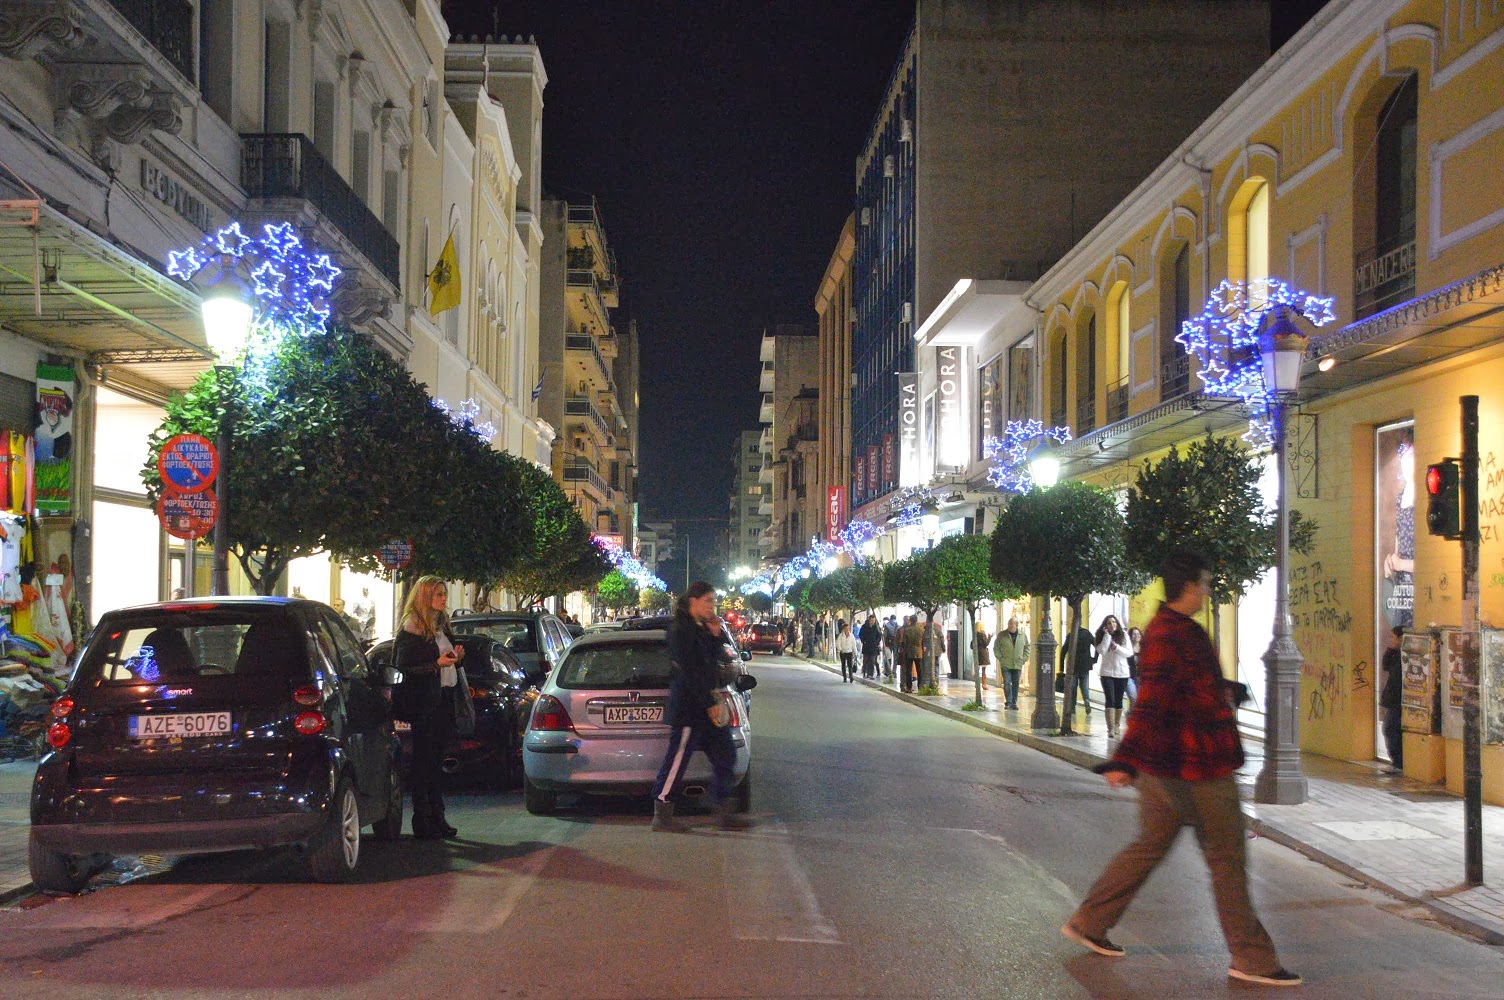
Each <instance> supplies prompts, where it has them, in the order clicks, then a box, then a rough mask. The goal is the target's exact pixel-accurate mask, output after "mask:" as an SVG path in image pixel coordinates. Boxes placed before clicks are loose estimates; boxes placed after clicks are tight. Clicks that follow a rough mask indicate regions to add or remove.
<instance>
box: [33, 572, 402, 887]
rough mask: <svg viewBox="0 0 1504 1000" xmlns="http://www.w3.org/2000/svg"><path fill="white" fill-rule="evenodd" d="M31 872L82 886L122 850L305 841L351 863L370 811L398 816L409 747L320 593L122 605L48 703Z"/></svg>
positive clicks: (50, 883) (322, 872)
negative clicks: (310, 597) (313, 597)
mask: <svg viewBox="0 0 1504 1000" xmlns="http://www.w3.org/2000/svg"><path fill="white" fill-rule="evenodd" d="M51 718H52V725H51V727H50V728H49V729H48V731H47V742H48V743H49V744H50V745H51V747H52V750H51V752H50V753H48V754H47V755H46V756H45V757H43V758H42V761H41V763H40V764H39V765H38V766H37V773H36V779H35V782H34V783H33V785H32V793H31V844H30V866H31V879H32V882H33V884H34V885H36V887H37V888H39V889H43V890H51V891H59V892H76V891H77V890H78V889H80V888H82V886H83V884H84V883H85V882H86V881H87V879H88V877H89V875H90V873H91V871H92V870H93V869H94V868H97V867H98V866H99V864H100V863H102V861H103V860H104V859H106V858H108V856H109V855H112V854H126V855H136V854H192V853H199V852H210V851H230V850H240V849H245V848H266V847H279V846H297V847H298V848H299V849H300V850H301V851H302V853H303V855H304V856H305V858H306V860H307V864H308V870H309V874H310V875H311V876H312V877H313V878H314V879H315V880H317V881H320V882H333V881H339V880H343V879H345V878H348V877H349V876H350V875H351V874H352V873H353V872H354V871H355V868H356V865H357V864H358V863H359V861H360V842H361V828H362V827H364V826H371V827H372V828H373V830H374V832H375V835H376V837H377V839H381V840H394V839H396V838H397V836H398V835H399V833H400V832H401V829H402V783H401V773H402V772H401V767H400V759H399V755H400V749H399V746H398V741H397V738H396V736H395V735H394V734H393V730H392V720H391V716H390V714H389V713H388V710H387V704H386V701H385V699H383V698H382V696H381V694H380V692H379V691H378V689H377V687H376V685H375V683H373V680H372V678H371V676H370V673H369V669H368V664H367V661H366V658H365V656H364V655H363V654H362V652H361V650H360V646H359V644H358V643H357V642H356V639H355V637H354V635H353V634H352V633H351V632H350V630H349V628H348V627H347V626H346V625H345V623H344V622H343V621H342V620H341V619H340V617H339V616H338V615H337V614H335V612H334V611H333V610H332V609H330V608H328V607H325V606H324V605H322V604H319V603H316V602H314V601H304V600H293V599H288V598H277V597H260V598H208V599H199V600H191V601H177V602H171V603H166V604H153V605H146V606H143V607H136V608H127V609H124V610H121V611H112V612H110V613H108V614H106V615H105V616H104V617H103V618H101V619H100V621H99V624H98V626H96V627H95V629H94V631H93V632H92V633H91V634H90V636H89V639H88V640H87V642H86V643H85V645H84V647H83V648H82V650H81V651H80V653H79V657H78V660H77V665H76V666H75V667H74V671H73V676H72V678H71V679H70V680H69V682H68V687H67V689H66V690H65V691H64V692H63V694H62V696H61V697H59V698H58V699H57V700H56V701H54V702H53V704H52V711H51Z"/></svg>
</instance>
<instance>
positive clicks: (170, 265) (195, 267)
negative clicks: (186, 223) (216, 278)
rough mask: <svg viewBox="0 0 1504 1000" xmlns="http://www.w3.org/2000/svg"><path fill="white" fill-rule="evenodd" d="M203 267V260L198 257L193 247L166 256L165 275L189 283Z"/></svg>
mask: <svg viewBox="0 0 1504 1000" xmlns="http://www.w3.org/2000/svg"><path fill="white" fill-rule="evenodd" d="M203 267H204V258H202V257H200V256H199V253H198V250H197V249H196V248H194V247H189V248H188V249H186V250H174V251H172V252H171V253H169V254H168V255H167V273H168V274H170V275H172V276H173V277H174V278H179V279H181V280H183V281H190V280H192V278H193V276H194V275H195V274H197V273H198V272H199V271H201V270H203Z"/></svg>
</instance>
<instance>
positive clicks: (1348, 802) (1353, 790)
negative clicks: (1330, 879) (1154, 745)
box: [812, 659, 1504, 944]
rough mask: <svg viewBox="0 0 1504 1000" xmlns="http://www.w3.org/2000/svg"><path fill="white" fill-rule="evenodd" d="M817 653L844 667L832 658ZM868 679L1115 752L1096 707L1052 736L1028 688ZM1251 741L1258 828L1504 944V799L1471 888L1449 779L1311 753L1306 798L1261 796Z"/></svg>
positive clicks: (977, 719)
mask: <svg viewBox="0 0 1504 1000" xmlns="http://www.w3.org/2000/svg"><path fill="white" fill-rule="evenodd" d="M812 662H814V663H816V664H817V665H818V666H821V667H824V668H825V669H827V670H829V671H831V672H832V673H835V674H836V675H837V676H839V674H840V670H839V668H838V667H837V666H836V665H835V664H833V663H830V662H827V661H823V660H819V659H816V660H813V661H812ZM861 683H863V684H866V685H868V686H869V687H875V688H879V689H881V690H883V691H886V692H887V693H888V694H890V695H892V696H893V697H896V698H901V699H903V700H905V701H908V702H911V703H912V704H915V705H917V706H919V707H921V708H925V709H928V710H930V711H932V712H937V713H939V714H942V715H947V716H950V717H952V718H954V719H956V720H958V721H961V722H965V723H967V724H968V725H972V726H976V727H978V728H980V729H985V730H988V731H989V732H993V733H995V734H997V735H999V736H1002V737H1005V738H1007V739H1011V740H1015V741H1017V742H1020V743H1023V744H1025V745H1028V746H1031V747H1033V748H1035V749H1037V750H1040V751H1042V752H1044V753H1048V754H1051V755H1052V756H1055V757H1059V758H1062V759H1064V760H1069V761H1071V762H1073V763H1076V764H1079V765H1081V766H1082V767H1093V766H1095V765H1096V764H1099V763H1101V762H1102V761H1104V760H1106V759H1107V756H1108V754H1109V753H1111V748H1110V745H1109V742H1108V739H1107V732H1106V726H1105V724H1104V723H1103V722H1102V713H1101V711H1100V710H1098V711H1095V712H1093V713H1092V714H1090V715H1088V714H1086V713H1085V712H1083V711H1082V710H1081V709H1080V707H1079V706H1078V707H1077V711H1076V717H1075V721H1074V722H1073V723H1072V728H1073V729H1076V730H1077V731H1078V733H1079V734H1080V735H1076V736H1065V737H1061V736H1052V735H1047V734H1046V733H1045V732H1044V731H1035V730H1032V729H1030V728H1029V717H1030V713H1032V712H1033V710H1034V699H1033V697H1032V696H1031V695H1029V694H1020V695H1019V706H1020V707H1019V709H1018V710H1017V711H1002V710H1001V708H1000V706H1001V704H1002V701H1001V698H1000V697H999V696H998V692H997V689H996V688H995V687H994V688H993V689H992V690H990V691H988V692H986V693H985V694H984V696H983V699H982V702H983V704H984V705H985V706H986V707H985V708H984V709H983V710H981V711H970V712H968V711H963V710H962V706H963V705H966V704H968V703H970V702H971V701H972V698H973V696H974V694H975V688H974V687H973V685H972V682H971V681H958V680H950V681H948V683H946V684H944V685H942V688H941V691H942V693H941V694H940V695H939V696H927V697H920V696H917V695H909V694H903V693H901V692H899V691H898V690H897V685H896V683H894V682H892V681H882V680H877V681H872V680H861ZM1058 706H1059V699H1058V698H1057V708H1058ZM1244 749H1245V750H1246V752H1247V756H1248V762H1247V764H1245V765H1244V767H1243V769H1242V770H1241V771H1240V772H1239V774H1238V781H1239V784H1240V785H1241V786H1242V787H1243V790H1244V799H1245V804H1244V811H1245V812H1246V813H1247V814H1248V816H1249V818H1250V825H1251V827H1252V829H1253V830H1254V831H1255V832H1256V833H1257V834H1259V835H1261V836H1264V837H1267V838H1269V839H1270V840H1274V841H1276V842H1278V843H1281V844H1284V845H1286V846H1288V847H1290V848H1293V849H1294V850H1297V851H1299V852H1300V853H1302V854H1305V855H1306V856H1308V857H1310V858H1313V859H1315V860H1317V861H1320V862H1322V863H1323V864H1326V865H1328V866H1329V867H1331V868H1334V869H1336V870H1338V871H1341V872H1343V873H1345V874H1347V875H1350V876H1352V877H1353V878H1356V879H1359V880H1361V881H1363V882H1366V883H1367V884H1369V885H1372V886H1374V887H1376V888H1379V889H1382V890H1384V891H1385V892H1388V893H1390V894H1391V895H1394V896H1397V897H1399V898H1401V899H1404V900H1407V901H1409V902H1412V903H1416V904H1419V905H1422V906H1425V907H1426V908H1427V909H1429V910H1430V911H1431V912H1432V913H1433V914H1434V915H1435V916H1436V917H1437V918H1438V919H1439V920H1441V921H1443V922H1445V923H1447V924H1449V925H1450V926H1452V927H1454V928H1456V929H1458V930H1462V931H1465V932H1467V933H1469V934H1474V935H1477V936H1478V937H1481V938H1483V939H1484V940H1486V941H1489V942H1490V943H1493V944H1504V875H1501V874H1500V872H1501V867H1500V866H1504V807H1500V806H1490V805H1485V806H1484V807H1483V831H1484V843H1483V860H1484V884H1483V885H1481V886H1474V887H1472V888H1465V887H1463V886H1462V881H1463V828H1462V800H1461V799H1460V798H1458V797H1457V796H1455V795H1452V794H1451V793H1449V792H1448V791H1447V790H1446V789H1445V787H1444V786H1441V785H1426V784H1422V783H1421V782H1418V781H1413V780H1410V779H1408V778H1405V777H1402V776H1390V775H1386V774H1384V773H1383V771H1382V765H1380V764H1379V763H1378V762H1374V763H1373V764H1371V765H1369V764H1355V763H1350V762H1347V761H1339V760H1334V759H1332V758H1330V757H1322V756H1320V755H1317V754H1310V753H1307V754H1303V755H1302V757H1301V760H1302V764H1303V769H1304V771H1305V774H1306V780H1307V783H1308V785H1309V791H1308V795H1307V799H1306V801H1305V802H1304V803H1302V804H1301V805H1298V806H1271V805H1260V804H1257V803H1255V802H1253V801H1252V795H1253V782H1254V779H1255V777H1257V775H1258V772H1259V769H1260V767H1261V766H1262V765H1263V744H1262V743H1260V742H1259V741H1257V740H1254V739H1245V740H1244Z"/></svg>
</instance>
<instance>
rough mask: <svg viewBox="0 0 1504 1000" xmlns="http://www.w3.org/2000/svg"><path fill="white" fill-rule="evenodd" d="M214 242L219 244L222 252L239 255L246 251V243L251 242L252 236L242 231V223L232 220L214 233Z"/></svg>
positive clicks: (232, 255) (233, 255)
mask: <svg viewBox="0 0 1504 1000" xmlns="http://www.w3.org/2000/svg"><path fill="white" fill-rule="evenodd" d="M214 242H215V243H216V244H217V245H218V246H219V252H220V253H222V254H229V255H230V256H231V257H239V256H240V255H241V254H243V253H245V248H246V244H248V243H250V242H251V238H250V237H249V236H247V235H246V234H245V233H244V232H242V231H241V229H240V223H238V222H232V223H230V224H229V225H228V226H226V227H225V228H223V229H221V230H220V231H219V232H218V233H215V234H214Z"/></svg>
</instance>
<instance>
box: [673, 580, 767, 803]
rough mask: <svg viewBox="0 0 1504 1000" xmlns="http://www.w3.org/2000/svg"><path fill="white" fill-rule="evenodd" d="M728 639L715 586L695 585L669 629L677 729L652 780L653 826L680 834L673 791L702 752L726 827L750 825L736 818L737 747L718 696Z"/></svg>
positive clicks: (714, 799) (682, 599) (681, 601)
mask: <svg viewBox="0 0 1504 1000" xmlns="http://www.w3.org/2000/svg"><path fill="white" fill-rule="evenodd" d="M724 642H725V637H724V636H723V635H722V633H721V628H720V626H719V625H718V624H717V619H716V615H715V588H714V587H712V586H711V585H710V584H708V583H706V582H705V581H703V580H701V581H698V582H696V583H692V584H690V586H689V589H688V590H686V591H685V592H684V595H683V596H682V597H680V598H679V601H678V603H677V604H676V605H675V607H674V621H673V624H671V625H670V626H669V630H668V650H669V658H670V659H671V660H672V662H673V668H672V673H671V674H670V675H669V682H668V708H667V709H666V710H665V711H664V721H666V722H667V723H668V724H669V725H670V726H672V727H673V730H672V732H670V733H669V738H668V751H667V752H666V753H665V754H664V755H663V765H662V766H661V767H660V768H659V769H658V780H657V781H655V782H654V783H653V829H654V830H655V831H660V832H663V831H668V832H677V831H680V830H683V829H684V825H683V823H682V822H681V821H680V820H678V819H675V818H674V801H673V796H674V791H675V790H676V789H677V787H678V785H679V782H680V781H681V780H682V779H683V778H684V771H685V769H686V768H687V767H688V766H689V758H690V756H691V755H692V754H693V753H694V752H695V751H696V750H700V751H703V752H704V754H705V756H706V757H707V758H708V759H709V760H710V768H711V778H710V794H711V800H712V803H713V805H712V809H713V811H714V813H715V817H716V820H717V822H719V823H720V826H721V829H723V830H739V829H743V828H745V827H746V826H747V822H746V820H744V819H743V818H742V817H740V816H737V815H736V813H735V811H734V807H735V802H733V800H732V793H733V792H734V791H735V785H736V775H735V773H734V772H733V770H732V769H733V767H734V766H735V764H736V748H735V747H734V746H732V744H731V731H730V729H729V728H728V726H727V724H726V723H727V713H726V711H725V706H723V705H722V704H721V702H720V700H719V699H718V698H717V697H716V689H717V688H719V687H720V686H721V648H722V645H723V643H724Z"/></svg>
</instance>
